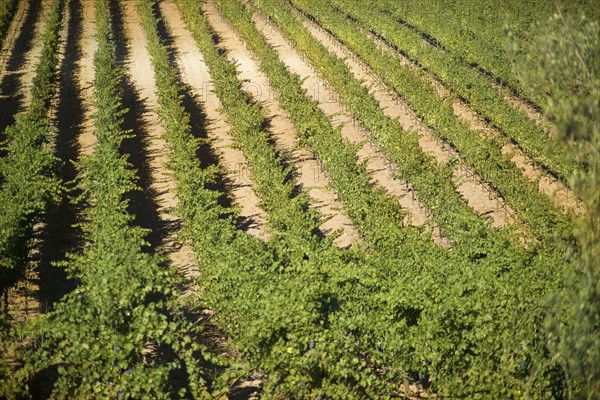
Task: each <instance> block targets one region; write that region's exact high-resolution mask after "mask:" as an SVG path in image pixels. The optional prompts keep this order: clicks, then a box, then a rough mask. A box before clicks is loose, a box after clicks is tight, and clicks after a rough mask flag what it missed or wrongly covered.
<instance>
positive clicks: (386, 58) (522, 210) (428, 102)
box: [294, 0, 572, 240]
mask: <svg viewBox="0 0 600 400" xmlns="http://www.w3.org/2000/svg"><path fill="white" fill-rule="evenodd" d="M294 3H295V4H296V5H298V6H299V7H301V9H302V10H303V11H304V12H306V13H307V15H309V16H311V17H312V18H314V19H315V20H317V21H318V22H319V23H321V24H322V26H323V27H325V28H326V29H328V30H329V31H330V32H331V33H332V34H333V35H334V36H335V37H336V38H337V39H339V40H340V41H341V42H342V43H344V44H345V45H346V46H348V48H349V49H351V50H352V51H353V52H355V53H356V54H357V55H358V56H360V57H361V58H362V59H363V61H364V62H365V63H367V65H369V66H370V67H371V68H372V69H373V71H375V73H377V74H378V75H379V76H381V77H382V79H383V81H384V82H385V83H386V84H388V85H389V86H390V87H392V88H393V90H394V91H395V92H396V93H397V94H398V95H399V96H400V97H401V98H402V99H403V100H405V101H406V103H407V104H408V105H409V106H410V107H411V108H412V109H413V110H415V111H416V112H417V113H418V114H419V115H420V117H421V118H422V119H423V121H424V122H425V124H427V125H428V126H429V127H430V128H431V130H432V132H433V133H434V134H436V135H438V136H439V137H440V138H442V139H443V140H445V141H447V142H449V143H451V144H452V145H453V146H454V147H455V148H456V149H457V150H458V152H459V154H460V156H461V158H462V159H463V160H464V162H465V163H466V164H467V165H468V166H469V167H470V168H472V169H473V171H475V172H476V173H477V174H478V175H479V176H480V177H481V178H482V179H484V180H485V181H486V182H489V183H490V184H491V185H492V186H493V187H494V188H496V189H497V190H498V191H499V192H500V193H501V194H502V196H503V198H504V199H505V200H506V201H507V203H508V204H509V205H511V206H512V207H513V209H514V210H516V211H517V214H518V216H519V218H520V219H521V220H522V221H523V222H525V223H526V224H527V226H528V229H529V230H530V231H531V232H533V233H534V235H535V236H536V237H538V238H540V239H542V240H545V239H549V238H554V237H555V236H557V235H558V236H559V237H562V238H563V239H566V240H568V238H569V237H570V232H571V226H572V225H571V222H570V219H569V218H568V217H567V216H565V215H563V214H562V212H561V211H560V210H558V209H557V208H556V207H555V206H554V205H553V204H552V202H551V201H550V199H549V198H547V197H546V196H545V195H543V194H542V193H540V192H539V191H538V188H537V185H536V184H535V183H533V182H531V181H529V180H528V179H527V178H526V177H525V176H523V174H522V172H521V171H520V170H519V169H518V167H517V166H516V165H515V164H514V163H513V162H512V161H511V155H510V154H502V151H501V145H500V144H499V143H496V142H495V141H494V140H492V139H487V138H482V137H480V136H479V134H478V133H477V132H473V131H471V130H470V129H469V127H468V125H467V124H466V123H464V122H462V121H461V120H460V119H459V118H458V117H456V116H455V115H454V112H453V109H452V103H451V101H449V100H443V99H441V98H440V97H439V96H438V95H437V93H436V90H435V88H433V87H432V86H431V85H429V84H428V83H426V82H424V81H422V80H421V79H419V77H416V76H414V74H413V73H412V72H411V71H409V70H408V69H406V68H404V67H402V66H401V65H399V63H397V62H395V60H394V57H393V56H390V55H388V54H385V53H382V52H380V51H378V49H377V47H376V45H375V44H374V43H373V42H372V41H371V40H370V39H369V38H368V37H366V36H365V34H364V33H362V32H359V31H357V30H356V29H355V27H354V26H353V24H352V23H351V22H349V21H347V20H346V19H345V18H344V17H343V16H341V15H339V14H337V13H336V11H335V9H334V7H332V6H331V5H328V4H321V3H319V4H317V3H314V2H308V1H302V0H295V1H294ZM391 65H394V66H395V67H394V68H390V66H391ZM358 116H360V115H358Z"/></svg>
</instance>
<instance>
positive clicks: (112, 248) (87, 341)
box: [2, 0, 212, 399]
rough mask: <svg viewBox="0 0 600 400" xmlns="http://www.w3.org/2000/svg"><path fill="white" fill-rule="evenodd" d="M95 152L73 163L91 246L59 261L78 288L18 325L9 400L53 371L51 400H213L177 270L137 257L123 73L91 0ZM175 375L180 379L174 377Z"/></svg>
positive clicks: (102, 6) (103, 10)
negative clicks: (123, 150)
mask: <svg viewBox="0 0 600 400" xmlns="http://www.w3.org/2000/svg"><path fill="white" fill-rule="evenodd" d="M96 10H97V15H96V20H97V40H98V43H99V47H98V50H97V52H96V54H95V56H94V66H95V71H96V77H95V82H94V83H95V99H94V100H95V106H96V108H97V113H96V115H95V132H96V137H97V144H96V148H95V151H94V153H93V155H91V156H89V157H88V158H86V159H84V160H83V161H82V163H81V165H80V169H81V173H80V178H79V187H80V189H81V190H82V198H83V199H85V201H86V202H87V203H88V205H89V207H88V208H87V212H86V213H87V215H86V222H85V223H84V224H83V230H84V232H85V239H86V240H87V242H88V244H87V246H85V248H84V250H83V252H82V253H81V254H73V255H71V256H70V257H69V258H68V259H67V260H66V261H64V262H63V263H62V267H64V268H65V269H66V270H67V272H68V273H69V274H70V275H71V276H73V277H74V278H76V279H77V280H78V281H79V286H78V287H77V289H75V290H74V291H73V292H71V293H69V294H67V295H66V296H65V297H64V298H63V299H61V301H60V302H58V303H57V305H56V307H55V309H54V310H53V311H51V312H50V313H48V314H45V315H43V316H40V317H39V318H37V319H34V320H33V321H30V322H28V323H25V324H24V325H23V326H21V327H16V328H15V329H14V332H13V334H12V339H13V341H12V344H13V349H12V351H13V352H14V354H15V358H16V359H17V360H18V362H19V365H20V367H19V368H17V369H16V371H14V373H12V374H11V376H10V377H8V378H7V379H6V380H5V383H4V384H3V387H2V391H3V393H2V394H3V395H4V396H7V397H9V398H20V397H22V396H23V397H26V396H28V395H29V394H28V385H29V383H30V382H31V381H32V380H33V379H40V378H39V377H40V376H44V374H45V373H46V374H47V373H48V371H55V373H56V374H57V376H58V377H57V378H56V381H55V382H54V386H53V389H52V397H53V398H73V397H75V398H132V399H133V398H164V399H170V398H175V397H184V398H185V397H194V398H210V396H209V395H208V391H207V389H206V383H205V382H206V381H205V375H206V371H205V370H204V369H203V368H202V367H201V360H205V361H206V360H209V359H211V357H212V356H210V355H209V354H206V357H205V356H204V354H205V351H204V349H203V347H202V346H201V345H200V344H199V343H198V340H197V336H198V334H199V328H198V327H196V326H194V325H192V324H191V323H190V322H188V321H187V319H186V318H185V315H184V313H183V311H184V310H185V307H184V304H183V303H182V300H180V292H179V290H178V289H177V288H178V285H179V284H180V282H179V279H178V278H177V277H176V275H175V273H174V271H172V270H169V269H168V268H165V266H164V260H162V259H161V258H159V257H156V256H152V255H148V254H146V253H144V252H143V251H142V247H143V246H144V245H145V240H144V236H145V235H146V233H147V232H146V231H144V230H142V229H140V228H138V227H135V226H132V225H131V222H132V221H133V216H132V215H130V214H129V213H128V212H127V201H126V200H124V196H125V194H126V193H128V192H130V191H131V190H137V187H136V185H135V183H134V181H135V171H134V170H133V169H132V168H131V166H130V165H129V163H128V162H127V160H126V158H125V157H124V156H122V155H120V154H119V147H120V144H121V141H122V140H123V139H124V138H125V137H126V136H127V134H128V133H127V132H125V131H123V130H122V129H121V128H120V126H121V124H122V122H123V114H124V110H123V107H122V105H121V91H120V89H119V87H120V86H119V85H120V83H121V81H122V74H123V73H122V71H121V69H120V68H119V67H118V65H116V63H115V57H114V49H113V43H112V41H111V39H110V38H111V36H112V33H111V28H110V20H109V19H110V13H109V9H108V2H107V1H104V0H98V1H96ZM174 376H180V378H179V379H174Z"/></svg>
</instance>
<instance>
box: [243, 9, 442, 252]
mask: <svg viewBox="0 0 600 400" xmlns="http://www.w3.org/2000/svg"><path fill="white" fill-rule="evenodd" d="M253 21H254V23H255V24H256V27H257V28H258V30H259V31H261V32H262V33H263V34H264V35H265V37H266V38H267V42H268V43H269V44H270V45H271V46H272V47H273V48H274V49H275V50H276V51H277V52H278V53H279V57H280V59H281V60H282V61H283V62H284V63H285V64H286V65H287V67H288V68H289V69H290V71H291V72H293V73H295V74H298V75H299V76H301V77H302V78H303V79H304V82H303V88H304V89H305V90H306V91H307V94H308V95H309V96H310V97H312V98H313V99H315V100H316V101H318V102H319V106H320V107H321V109H322V110H323V112H324V113H325V114H326V115H328V116H329V117H330V118H331V121H332V124H333V126H334V127H340V126H341V127H342V129H341V134H342V137H343V138H344V139H346V140H348V141H349V142H351V143H358V144H360V145H361V148H360V150H359V151H358V159H359V161H360V162H366V166H367V173H368V174H369V176H370V177H371V180H372V182H373V184H375V185H377V186H380V187H382V188H383V189H384V190H385V192H386V193H388V194H389V195H391V196H393V197H394V198H395V199H397V201H398V202H399V204H400V206H401V207H402V209H403V210H405V211H407V214H408V215H407V220H406V221H405V222H407V223H408V222H409V221H410V223H411V224H412V225H414V226H422V225H424V224H425V223H426V222H427V221H428V219H429V217H428V215H427V214H428V213H427V210H426V208H425V207H424V206H423V205H422V204H421V203H420V202H419V201H418V199H417V198H416V197H415V193H414V191H413V189H412V188H411V187H410V185H409V184H408V183H407V182H405V181H401V180H399V179H396V172H395V168H394V165H393V163H392V162H390V160H389V159H388V157H387V156H386V155H385V154H384V153H383V152H382V151H381V150H380V149H379V148H378V147H377V146H376V145H375V144H374V143H373V142H371V141H370V140H369V135H368V133H367V132H366V131H365V130H364V129H363V128H362V127H360V126H359V125H358V124H357V123H356V122H355V121H354V119H353V118H352V116H351V115H350V114H349V113H348V112H347V111H346V110H345V107H344V106H343V105H342V104H341V103H340V102H339V101H338V99H339V95H337V93H336V92H335V91H334V89H332V88H330V87H329V86H328V85H327V84H326V83H325V81H324V80H322V79H321V78H320V77H319V75H318V73H317V72H316V71H315V70H314V68H313V67H312V65H310V64H309V62H308V61H306V60H305V58H304V57H303V55H301V54H300V53H299V52H298V51H297V50H295V49H294V48H293V47H292V46H291V45H290V44H289V43H288V42H287V41H286V39H285V38H284V37H283V36H282V34H281V33H280V32H279V30H278V29H277V28H276V27H275V25H274V24H272V23H271V22H270V21H268V20H267V18H266V17H265V16H263V15H262V14H261V13H259V12H255V13H254V15H253ZM432 238H433V240H434V241H435V242H436V243H438V244H440V245H442V246H444V247H448V246H449V242H448V240H447V238H443V237H441V236H440V235H439V230H438V229H434V230H433V232H432Z"/></svg>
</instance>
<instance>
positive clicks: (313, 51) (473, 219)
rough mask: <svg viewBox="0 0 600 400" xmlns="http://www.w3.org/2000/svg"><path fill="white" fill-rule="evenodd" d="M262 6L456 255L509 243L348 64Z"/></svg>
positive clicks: (271, 6)
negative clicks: (488, 242)
mask: <svg viewBox="0 0 600 400" xmlns="http://www.w3.org/2000/svg"><path fill="white" fill-rule="evenodd" d="M256 4H257V6H258V7H260V8H261V9H262V10H263V11H264V12H265V13H266V14H267V15H268V16H269V18H271V19H272V20H273V21H275V22H276V23H277V24H278V26H279V28H280V29H281V30H282V32H283V34H284V35H285V36H286V37H287V38H288V39H289V40H292V41H293V43H295V46H296V47H297V49H298V50H299V51H302V52H304V53H305V54H306V55H307V56H308V58H309V59H310V61H311V63H312V65H313V66H314V67H315V68H316V69H317V70H318V71H319V73H320V74H321V76H323V77H324V79H326V80H327V81H328V82H329V83H330V84H331V85H332V86H333V87H334V88H335V89H336V91H337V93H339V95H340V100H341V101H342V102H343V103H344V104H346V105H347V106H348V110H349V111H350V113H352V115H353V116H354V117H355V118H356V119H357V120H358V121H359V122H360V123H361V124H362V125H363V126H365V127H366V128H367V129H368V130H369V133H370V134H371V136H372V137H373V138H374V139H375V140H376V142H377V143H378V144H379V146H380V147H381V148H382V149H383V150H384V151H386V152H387V153H388V154H389V155H390V157H391V159H392V160H393V161H394V162H395V165H396V167H397V168H398V172H399V174H400V175H401V176H402V177H403V178H405V179H406V180H407V181H409V182H411V184H412V185H413V187H414V188H416V191H417V194H418V196H419V198H420V199H421V201H423V202H424V203H425V204H426V205H427V206H428V208H429V209H430V210H432V214H433V216H434V218H435V220H436V221H437V222H438V223H439V224H440V226H441V228H442V231H443V233H444V234H445V235H448V236H449V237H450V238H451V239H453V241H454V247H455V249H464V248H469V247H471V246H472V245H473V240H472V239H473V238H474V237H477V242H480V238H481V236H482V235H483V236H487V235H492V236H495V240H492V242H493V243H497V242H503V241H507V240H509V238H508V237H505V238H504V239H503V240H501V239H500V235H501V233H498V232H496V231H495V230H490V229H488V228H487V227H486V224H485V222H484V221H483V220H482V219H481V218H479V217H477V216H476V215H475V214H474V213H473V212H472V210H471V209H470V208H469V207H468V206H467V204H466V203H465V202H464V201H463V200H462V199H461V198H460V196H459V194H458V193H457V191H456V187H455V186H454V185H453V184H452V180H451V179H450V177H451V175H452V168H453V167H454V165H452V164H449V165H439V166H438V165H436V163H435V161H434V160H433V159H432V158H431V157H429V156H427V155H425V154H424V153H423V151H422V149H421V148H420V146H419V143H418V136H417V134H416V133H414V132H406V131H404V130H403V129H402V127H401V126H400V124H399V123H398V122H397V121H395V120H393V119H391V118H389V117H387V116H386V115H385V114H384V113H383V110H381V108H380V107H379V104H378V103H377V101H376V100H375V99H374V98H373V97H372V96H371V95H370V94H369V92H368V89H367V88H366V87H364V86H362V84H361V82H360V81H359V80H357V79H356V78H355V77H354V76H353V75H352V73H351V71H350V70H349V69H348V67H346V65H345V64H344V61H343V60H341V59H339V58H338V57H336V56H335V55H334V54H331V53H330V52H328V51H327V50H326V49H325V48H324V47H323V46H322V45H321V44H320V43H319V42H318V41H317V40H315V39H314V38H313V37H312V36H311V35H310V33H309V32H308V31H307V30H306V28H304V26H303V25H302V23H301V22H300V21H298V20H296V19H295V18H294V17H293V16H292V15H291V13H290V10H289V9H288V8H287V7H282V5H281V4H279V3H277V2H263V1H257V2H256ZM465 226H467V227H468V229H465Z"/></svg>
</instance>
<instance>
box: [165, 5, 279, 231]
mask: <svg viewBox="0 0 600 400" xmlns="http://www.w3.org/2000/svg"><path fill="white" fill-rule="evenodd" d="M161 10H162V13H163V17H164V18H165V21H166V23H167V25H168V26H169V27H170V31H171V34H172V38H173V46H174V48H175V53H176V63H177V65H178V67H179V70H180V73H181V79H182V81H183V83H184V84H185V85H187V86H188V87H189V88H190V90H191V94H192V96H193V98H194V100H195V101H196V102H198V105H199V106H200V107H201V108H202V109H203V110H204V111H205V115H206V124H205V129H206V133H207V136H208V137H209V138H210V140H211V147H212V148H213V150H214V152H215V153H216V155H217V156H218V160H219V164H220V165H221V166H222V167H223V168H224V169H225V170H226V176H225V178H226V182H225V183H226V187H227V192H228V193H229V194H230V196H231V197H232V200H233V204H234V205H235V206H236V207H237V208H238V209H239V212H240V216H241V217H242V218H243V223H242V226H243V227H244V229H245V230H246V231H247V232H248V233H249V234H251V235H254V236H257V237H260V238H262V239H265V240H266V239H268V233H267V231H266V221H267V216H266V213H265V212H264V210H262V209H261V208H260V199H259V197H258V196H257V194H256V191H255V187H256V184H255V183H254V182H253V181H252V180H251V179H250V176H249V167H248V161H247V160H246V158H245V156H244V153H243V152H242V151H240V150H239V149H237V148H235V147H234V140H233V138H232V137H231V135H230V134H229V133H228V132H229V130H230V129H231V128H230V126H229V124H228V123H227V118H226V116H225V114H223V113H222V112H221V110H222V104H221V102H220V100H219V98H218V97H217V95H216V94H215V93H213V92H212V88H213V84H212V78H211V76H210V72H209V69H208V66H207V65H206V63H205V62H204V56H203V55H202V53H201V52H200V51H199V50H198V48H197V47H196V45H195V42H194V39H193V37H192V35H191V34H190V32H189V31H188V30H187V29H186V28H185V23H184V21H183V20H182V17H181V15H180V13H179V10H178V9H177V6H176V5H175V4H174V3H173V2H172V1H165V2H163V3H162V4H161Z"/></svg>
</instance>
